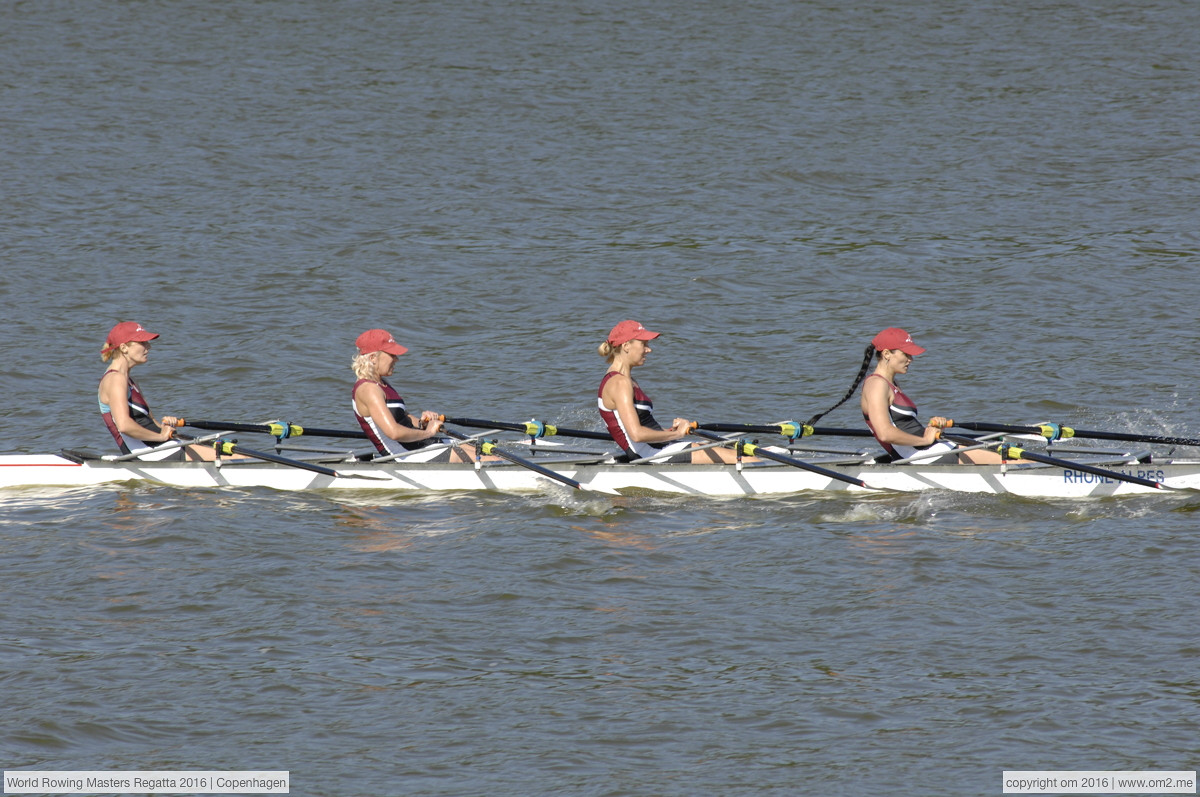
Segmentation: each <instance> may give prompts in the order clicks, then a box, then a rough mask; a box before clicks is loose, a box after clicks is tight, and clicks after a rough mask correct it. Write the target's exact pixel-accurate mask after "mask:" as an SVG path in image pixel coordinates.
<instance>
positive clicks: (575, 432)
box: [445, 418, 612, 443]
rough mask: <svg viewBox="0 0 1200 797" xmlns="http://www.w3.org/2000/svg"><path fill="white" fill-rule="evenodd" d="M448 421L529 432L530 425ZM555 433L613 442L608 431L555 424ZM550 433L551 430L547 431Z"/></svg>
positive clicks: (471, 419)
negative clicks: (571, 427) (567, 427)
mask: <svg viewBox="0 0 1200 797" xmlns="http://www.w3.org/2000/svg"><path fill="white" fill-rule="evenodd" d="M445 422H446V423H452V424H454V425H455V426H469V427H473V428H476V429H503V430H504V431H506V432H524V433H526V434H529V433H530V432H529V426H528V425H527V424H524V423H506V422H504V421H484V420H480V419H479V418H446V419H445ZM545 426H546V427H551V425H550V424H545ZM552 428H553V429H554V432H553V434H556V435H558V436H560V437H579V438H583V439H585V440H606V441H608V442H610V443H611V442H612V436H611V435H609V434H608V433H607V432H589V431H586V430H584V429H565V428H563V427H561V426H554V427H552ZM547 434H550V432H547Z"/></svg>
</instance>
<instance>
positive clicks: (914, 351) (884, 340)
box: [871, 327, 925, 357]
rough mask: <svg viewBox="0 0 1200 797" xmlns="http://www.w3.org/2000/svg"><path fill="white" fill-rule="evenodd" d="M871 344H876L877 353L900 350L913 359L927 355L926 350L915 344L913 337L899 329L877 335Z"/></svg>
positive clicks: (892, 328) (890, 329)
mask: <svg viewBox="0 0 1200 797" xmlns="http://www.w3.org/2000/svg"><path fill="white" fill-rule="evenodd" d="M871 343H873V344H875V351H885V350H887V349H899V350H900V351H902V352H904V353H905V354H911V355H912V356H913V357H916V356H917V355H918V354H924V353H925V349H923V348H921V347H920V346H918V345H917V344H915V343H913V339H912V335H910V334H908V333H907V332H905V331H904V330H903V329H899V328H898V327H888V328H887V329H885V330H883V331H882V332H880V333H879V334H878V335H876V336H875V337H874V339H873V340H872V341H871Z"/></svg>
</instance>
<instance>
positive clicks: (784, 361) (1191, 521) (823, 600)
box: [0, 0, 1200, 795]
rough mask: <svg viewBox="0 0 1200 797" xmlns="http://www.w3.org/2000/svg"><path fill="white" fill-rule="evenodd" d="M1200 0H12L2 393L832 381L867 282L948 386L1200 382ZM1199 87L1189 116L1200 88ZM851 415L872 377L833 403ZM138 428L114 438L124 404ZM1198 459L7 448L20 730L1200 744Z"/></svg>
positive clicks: (669, 748) (3, 634) (493, 396)
mask: <svg viewBox="0 0 1200 797" xmlns="http://www.w3.org/2000/svg"><path fill="white" fill-rule="evenodd" d="M1198 46H1200V6H1197V5H1196V4H1195V3H1189V2H1184V1H1183V0H1173V1H1171V2H1158V3H1155V2H1149V3H1138V4H1119V3H1115V2H1096V3H1082V2H1046V3H1038V4H1033V3H1021V2H1013V1H1008V2H978V3H954V2H918V3H907V4H899V3H886V4H885V3H877V2H862V3H847V4H820V3H801V2H778V1H774V0H773V1H771V2H756V3H738V4H735V3H727V4H719V3H706V4H694V3H682V2H677V0H663V1H662V2H648V3H626V2H613V3H605V4H600V3H593V4H562V3H547V2H525V3H522V2H510V3H456V2H449V3H447V2H441V3H433V2H411V3H399V4H389V3H382V2H347V3H319V2H288V3H266V2H239V3H233V2H212V3H207V4H186V3H179V2H124V3H119V4H104V5H100V4H90V3H83V2H66V1H64V2H46V3H31V2H26V3H17V2H14V3H8V4H5V5H3V6H2V7H0V109H2V110H0V163H3V167H2V169H3V172H2V174H3V180H2V183H0V191H2V194H0V196H2V197H3V202H2V203H0V296H2V297H3V301H4V308H5V312H4V314H3V317H2V318H0V346H2V347H3V363H4V364H3V366H0V389H2V390H3V396H4V398H5V401H4V403H3V407H2V408H0V430H2V431H3V433H4V437H5V440H6V444H5V447H4V450H5V452H7V453H17V452H29V453H48V452H53V451H57V450H58V449H59V448H61V447H63V446H64V445H90V446H93V447H102V446H104V445H105V440H104V438H105V436H106V435H105V432H104V430H103V426H102V424H101V423H100V420H99V418H98V414H97V412H96V409H95V403H94V402H95V383H96V380H97V379H98V377H99V375H100V373H101V370H102V367H103V366H102V364H101V362H100V360H99V358H98V357H97V352H98V350H99V348H100V346H101V343H102V341H103V338H104V335H105V333H106V332H107V330H108V328H109V327H110V326H111V325H112V324H113V323H115V322H116V321H120V320H125V319H130V318H133V319H137V320H139V321H141V322H142V323H144V324H145V325H147V326H148V327H150V328H151V329H153V330H155V331H158V332H161V333H162V338H161V339H160V340H159V341H157V343H156V345H155V347H154V351H153V353H152V355H151V362H150V363H149V364H148V365H146V366H143V367H141V368H140V369H139V370H138V371H137V372H136V374H135V375H136V376H137V377H138V378H139V381H140V382H141V383H142V385H143V387H144V388H145V389H146V391H147V394H148V396H149V398H150V400H151V401H152V403H153V406H154V408H155V410H156V411H158V412H159V413H162V414H167V413H172V414H181V415H185V416H190V417H200V416H204V417H209V418H221V419H228V420H242V421H253V420H262V419H266V418H278V417H286V418H289V419H291V420H293V421H297V422H300V423H304V424H307V425H310V426H332V427H346V426H347V425H348V424H351V423H352V422H353V421H352V418H351V416H350V412H349V387H350V385H351V384H352V382H353V376H352V374H351V372H350V369H349V367H348V364H349V359H350V356H351V354H352V352H353V341H354V338H355V336H356V335H357V334H358V333H359V332H361V331H362V330H363V329H366V328H368V327H372V326H384V327H386V328H388V329H390V330H392V331H393V332H394V333H395V334H396V336H397V338H398V339H399V340H400V341H401V342H402V343H404V344H405V345H406V346H409V347H410V349H411V351H410V353H409V355H407V356H406V357H405V358H404V359H403V360H402V361H401V364H400V366H399V368H398V372H397V378H396V380H395V381H396V382H397V384H398V385H399V386H400V387H401V389H402V392H403V393H404V394H405V395H406V397H408V398H409V400H410V404H412V405H415V406H416V407H419V408H433V409H438V410H441V411H445V412H448V413H450V414H462V415H472V416H476V417H485V418H486V417H495V418H500V419H504V420H523V419H525V418H529V417H534V416H536V417H538V418H540V419H544V420H558V421H560V422H563V423H566V422H568V421H569V422H571V425H591V426H594V425H595V424H596V422H597V419H596V418H595V416H594V410H593V409H592V407H593V401H594V399H593V396H594V391H595V386H596V384H597V382H598V380H599V377H600V375H601V373H602V371H603V362H602V361H601V360H600V359H599V358H597V357H596V356H595V354H594V349H595V346H596V344H597V343H599V341H600V340H601V339H602V338H603V336H604V333H605V332H607V330H608V329H609V327H611V326H612V325H613V324H614V323H615V322H616V321H618V320H620V319H622V318H625V317H634V318H637V319H639V320H641V321H643V322H644V323H645V324H646V325H647V326H650V327H651V328H654V329H660V330H662V331H663V332H664V335H663V337H662V338H661V339H660V341H658V342H657V343H656V345H655V346H654V349H655V351H654V353H653V354H652V355H651V361H650V363H649V364H648V365H647V366H646V367H645V368H644V369H642V372H641V373H639V378H640V381H641V382H642V384H643V385H644V386H645V387H646V388H647V390H648V392H650V393H651V395H653V396H655V399H656V403H657V405H658V407H659V409H660V414H661V415H662V416H665V417H667V418H670V417H674V416H676V415H684V416H687V417H695V418H699V419H702V420H713V421H759V422H762V421H768V420H779V419H783V418H804V417H807V416H809V415H811V414H812V413H814V412H816V411H818V410H820V409H823V408H824V407H825V406H828V405H829V404H830V403H832V402H833V400H835V399H836V398H837V397H839V396H840V395H841V394H842V393H843V392H844V391H845V389H846V387H847V386H848V384H849V382H850V380H851V378H852V377H853V375H854V373H855V372H856V370H857V366H858V363H859V360H860V357H861V352H862V349H863V347H864V346H865V345H866V343H867V341H868V340H869V339H870V338H871V336H872V335H874V333H875V332H877V331H878V330H879V329H880V328H882V327H885V326H890V325H898V326H903V327H905V328H907V329H909V330H910V331H912V332H913V334H914V336H915V337H916V338H917V340H918V341H919V342H921V343H922V344H923V345H925V346H927V347H928V348H929V349H930V351H929V353H928V354H927V355H925V356H923V357H922V358H921V359H920V360H919V361H918V362H917V363H916V365H915V366H914V368H913V370H912V372H911V374H910V375H909V377H908V381H907V382H906V383H905V387H906V389H907V390H909V391H910V393H911V395H913V396H914V397H915V398H917V399H918V401H919V402H920V403H921V405H922V407H923V408H924V412H925V413H926V414H931V413H932V412H933V411H936V412H937V413H939V414H946V415H951V416H953V417H955V418H958V419H960V420H972V419H974V420H993V421H1007V422H1021V423H1028V422H1038V421H1046V420H1057V421H1063V422H1070V423H1073V424H1074V425H1076V426H1078V427H1083V428H1101V429H1120V430H1131V429H1132V430H1138V431H1145V432H1170V433H1173V434H1187V435H1190V436H1200V411H1198V409H1200V408H1198V406H1197V400H1196V398H1195V396H1196V393H1197V387H1198V385H1197V379H1196V377H1195V360H1196V352H1195V348H1196V347H1195V341H1196V338H1197V335H1196V320H1197V314H1196V309H1195V308H1196V306H1197V299H1198V294H1200V270H1198V268H1197V266H1198V261H1197V252H1198V251H1200V235H1198V234H1197V230H1198V229H1200V219H1197V211H1196V207H1197V194H1198V193H1200V180H1198V177H1200V169H1198V168H1197V158H1196V148H1195V131H1196V130H1197V129H1200V102H1198V100H1200V75H1198V74H1197V67H1196V63H1197V62H1196V57H1195V53H1196V51H1197V49H1198ZM1189 131H1191V132H1189ZM828 420H829V422H830V423H831V425H841V426H854V425H858V423H859V421H858V418H857V410H856V409H855V407H854V402H851V403H850V404H849V405H847V406H846V407H845V408H843V409H840V410H838V411H837V412H836V413H834V414H833V415H831V416H830V417H829V419H828ZM108 445H111V443H109V444H108ZM1197 510H1200V499H1196V498H1192V497H1187V496H1184V497H1178V496H1174V497H1172V496H1167V497H1157V496H1156V497H1147V498H1131V499H1123V500H1096V501H1078V502H1055V501H1025V500H1019V499H1012V498H997V497H986V496H959V495H947V494H930V495H922V496H900V497H895V496H882V497H867V498H862V497H857V498H846V497H844V496H823V495H800V496H791V497H784V498H774V499H741V500H728V501H724V500H705V499H694V498H663V497H657V498H656V497H640V498H627V499H620V500H617V501H616V502H612V503H609V502H581V501H579V500H577V499H575V498H572V497H569V496H566V495H564V494H562V493H558V492H556V491H554V490H552V489H547V491H546V493H545V494H543V495H537V496H528V495H520V496H518V495H503V494H466V495H453V496H410V495H399V494H397V495H383V496H380V495H367V494H351V495H338V496H331V495H317V494H307V495H287V494H279V493H275V492H271V491H267V490H252V491H236V490H229V491H219V492H218V491H182V490H174V489H168V488H163V487H154V486H146V485H138V486H125V487H114V488H103V489H95V490H72V491H63V490H10V491H6V492H5V493H4V494H3V495H0V568H2V572H3V573H4V578H3V581H2V583H3V588H2V589H3V591H2V592H0V716H3V720H2V721H0V761H2V763H3V766H4V768H6V769H19V768H20V769H43V770H48V769H219V768H229V769H287V770H290V771H291V773H292V784H293V793H297V794H314V795H335V794H352V793H354V794H414V795H416V794H420V795H457V794H489V795H491V794H514V795H517V794H520V795H523V794H587V795H642V794H679V795H694V794H804V793H812V794H818V793H819V794H848V795H859V794H864V795H865V794H929V795H960V794H996V793H999V792H1000V790H1001V783H1000V779H1001V772H1002V771H1003V770H1004V769H1169V770H1191V769H1196V768H1197V765H1198V761H1197V749H1198V747H1197V742H1196V739H1197V738H1198V730H1200V728H1198V727H1197V726H1198V722H1197V719H1196V717H1197V709H1198V707H1200V706H1198V704H1200V674H1198V672H1197V670H1198V666H1197V660H1198V654H1200V644H1198V643H1197V641H1196V638H1197V637H1196V632H1195V619H1196V617H1197V615H1198V613H1200V594H1198V589H1197V578H1198V576H1200V566H1198V565H1197V562H1200V551H1198V550H1197V549H1198V547H1200V545H1198V543H1197V522H1196V517H1197V515H1196V511H1197Z"/></svg>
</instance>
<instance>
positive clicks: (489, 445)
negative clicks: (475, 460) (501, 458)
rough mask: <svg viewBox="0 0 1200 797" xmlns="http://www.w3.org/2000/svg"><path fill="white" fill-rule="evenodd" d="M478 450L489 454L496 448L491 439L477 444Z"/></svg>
mask: <svg viewBox="0 0 1200 797" xmlns="http://www.w3.org/2000/svg"><path fill="white" fill-rule="evenodd" d="M479 450H480V451H481V452H483V453H484V454H491V453H493V452H495V450H496V444H495V443H493V442H492V441H491V440H484V441H483V442H481V443H480V444H479Z"/></svg>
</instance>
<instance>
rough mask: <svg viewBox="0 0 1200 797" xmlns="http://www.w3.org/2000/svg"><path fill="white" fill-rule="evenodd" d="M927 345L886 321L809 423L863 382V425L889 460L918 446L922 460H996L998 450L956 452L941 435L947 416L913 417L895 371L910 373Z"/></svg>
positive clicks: (914, 452) (924, 462)
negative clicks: (837, 394) (848, 380)
mask: <svg viewBox="0 0 1200 797" xmlns="http://www.w3.org/2000/svg"><path fill="white" fill-rule="evenodd" d="M924 352H925V349H924V348H923V347H921V346H918V345H917V344H916V343H914V342H913V339H912V336H911V335H909V334H908V333H907V332H905V331H904V330H903V329H897V328H896V327H889V328H888V329H885V330H883V331H882V332H880V333H879V334H878V335H876V336H875V337H874V339H872V341H871V345H869V346H867V349H866V351H865V352H864V353H863V363H862V368H861V369H859V372H858V378H857V379H855V380H854V384H853V385H851V386H850V389H849V390H848V391H846V395H845V396H843V397H842V400H841V401H839V402H838V403H837V404H834V405H833V406H832V407H830V408H829V409H827V410H825V412H822V413H821V414H820V415H816V416H814V417H813V418H811V419H810V420H809V421H808V423H807V425H808V426H812V425H813V424H815V423H816V422H817V420H818V419H819V418H821V417H822V416H824V415H827V414H828V413H830V412H832V411H833V410H835V409H837V408H838V407H840V406H841V405H842V404H844V403H845V402H846V400H847V399H849V398H850V397H851V396H853V395H854V391H855V390H856V389H857V388H858V385H859V383H860V382H862V383H863V391H862V401H861V404H862V414H863V419H864V420H866V422H867V426H868V427H869V428H870V429H871V433H872V434H874V435H875V439H876V440H878V441H879V444H880V445H881V446H883V447H884V449H885V450H886V451H887V452H888V454H890V455H891V458H892V460H893V461H894V460H897V459H908V458H909V457H912V456H915V455H917V454H919V453H921V452H927V453H928V454H929V457H928V458H925V457H922V458H921V459H919V460H914V462H916V463H917V464H921V465H934V464H942V465H944V464H955V463H963V464H966V463H973V464H976V465H990V464H999V462H1000V455H999V454H997V453H995V452H994V451H983V450H978V451H963V452H959V453H957V454H956V453H954V449H956V448H957V447H958V446H956V445H955V444H954V443H951V442H949V441H948V440H939V438H940V437H941V435H942V428H944V427H946V426H949V425H950V422H949V421H948V420H947V419H946V418H942V417H940V416H935V417H933V418H930V419H929V426H923V425H922V424H921V422H920V421H919V420H917V405H916V404H914V403H913V401H912V399H910V398H909V397H908V396H906V395H904V393H903V392H902V391H901V390H900V388H899V387H897V386H896V377H897V376H898V375H900V374H906V373H908V367H909V366H910V365H911V364H912V361H913V358H914V357H916V356H917V355H919V354H923V353H924ZM876 356H878V358H879V361H878V363H877V364H876V366H875V372H874V373H872V374H871V375H870V376H868V377H867V378H866V381H865V382H864V381H863V376H864V375H865V374H866V373H867V369H868V368H870V367H871V360H872V359H874V358H875V357H876Z"/></svg>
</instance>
